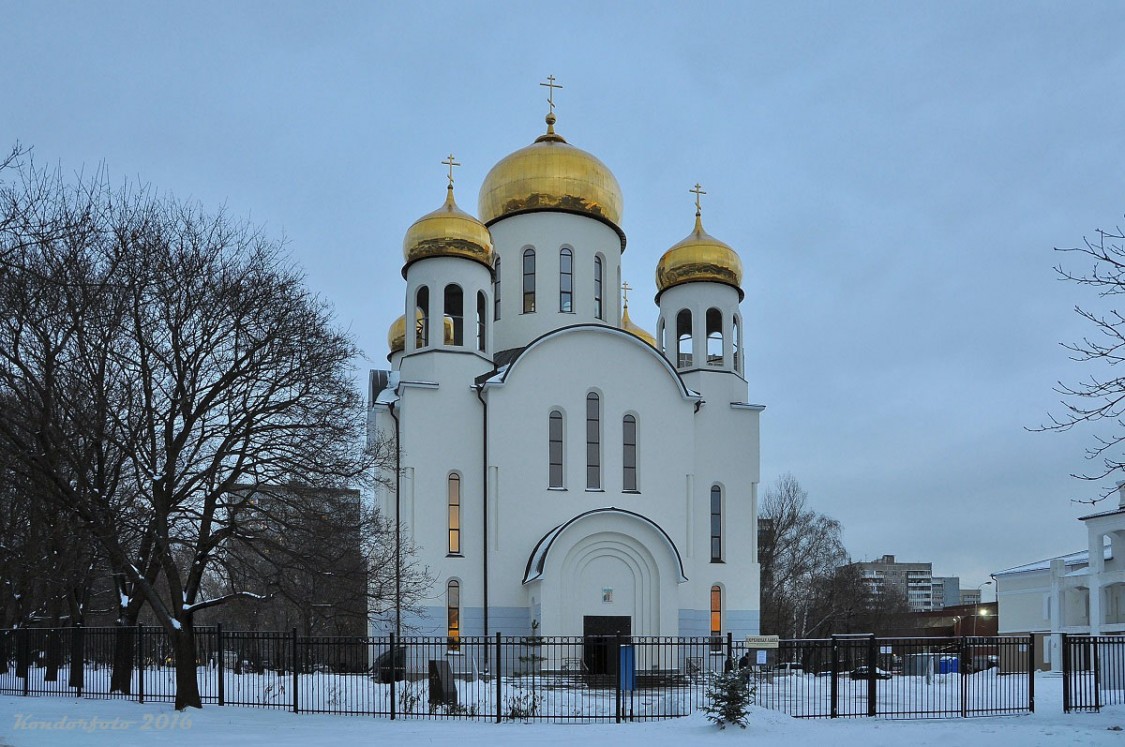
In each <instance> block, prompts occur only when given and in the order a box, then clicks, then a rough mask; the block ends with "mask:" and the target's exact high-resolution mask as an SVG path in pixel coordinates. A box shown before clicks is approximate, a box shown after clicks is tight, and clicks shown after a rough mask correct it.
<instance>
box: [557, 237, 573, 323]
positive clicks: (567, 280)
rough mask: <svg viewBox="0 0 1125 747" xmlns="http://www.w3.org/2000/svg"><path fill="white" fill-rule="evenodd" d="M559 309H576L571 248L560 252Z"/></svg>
mask: <svg viewBox="0 0 1125 747" xmlns="http://www.w3.org/2000/svg"><path fill="white" fill-rule="evenodd" d="M559 311H562V312H564V313H568V314H569V313H570V312H572V311H574V253H573V252H571V251H570V250H569V249H563V250H562V251H560V252H559Z"/></svg>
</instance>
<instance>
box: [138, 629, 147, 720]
mask: <svg viewBox="0 0 1125 747" xmlns="http://www.w3.org/2000/svg"><path fill="white" fill-rule="evenodd" d="M137 702H138V703H144V702H145V626H144V625H142V624H141V623H137Z"/></svg>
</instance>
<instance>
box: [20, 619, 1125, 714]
mask: <svg viewBox="0 0 1125 747" xmlns="http://www.w3.org/2000/svg"><path fill="white" fill-rule="evenodd" d="M195 636H196V660H195V663H194V664H195V671H196V679H197V682H198V686H199V691H200V695H201V699H202V701H203V702H204V703H209V704H216V705H240V706H254V707H263V708H276V709H284V710H289V711H292V712H294V713H336V714H353V715H367V716H374V717H385V718H391V719H399V718H415V719H417V718H467V719H475V720H488V721H495V722H497V723H499V722H501V721H505V720H523V721H532V720H538V721H618V722H620V721H643V720H650V719H664V718H672V717H676V716H686V715H688V714H690V713H692V712H693V711H696V710H700V709H702V708H703V707H705V705H706V704H707V702H708V687H709V685H711V684H712V683H713V682H714V681H715V680H716V678H717V677H719V676H720V675H722V674H723V673H724V672H728V671H731V670H737V671H738V673H739V675H740V676H741V677H743V678H744V680H745V682H746V685H747V687H750V688H752V689H753V693H752V694H753V697H754V699H755V702H757V704H759V705H761V706H764V707H767V708H771V709H775V710H778V711H782V712H784V713H787V714H789V715H791V716H794V717H801V718H846V717H860V716H868V717H872V716H874V717H882V718H949V717H970V716H984V715H990V716H991V715H1002V714H1016V713H1028V712H1031V711H1033V710H1034V677H1033V675H1032V667H1033V662H1034V661H1035V656H1034V643H1033V640H1032V639H1031V638H1030V637H1003V636H1002V637H987V638H985V637H966V638H876V637H874V636H871V635H861V636H836V637H833V638H828V639H823V640H792V641H781V642H780V644H779V647H778V648H777V649H776V650H772V651H768V652H767V651H762V650H753V651H748V650H746V649H745V648H744V646H743V644H741V643H739V642H736V641H734V640H733V638H732V636H730V635H729V634H728V635H727V636H726V637H725V638H710V637H697V638H686V637H677V638H660V637H640V636H634V637H629V636H587V637H557V638H556V637H551V638H548V637H539V636H532V637H527V636H503V635H500V634H497V635H495V636H490V637H468V636H466V637H461V638H459V639H456V640H451V639H447V638H426V637H403V638H396V637H394V636H370V637H365V636H301V635H298V634H297V632H296V631H295V630H294V631H289V632H286V633H283V632H246V631H225V630H223V628H222V627H221V626H215V627H206V628H202V627H201V628H196V629H195ZM1122 640H1123V642H1125V639H1122ZM115 662H116V663H117V666H116V667H115ZM115 669H116V670H117V673H118V674H117V677H116V678H114V676H113V672H114V670H115ZM1123 674H1125V672H1123ZM0 694H16V695H29V696H30V695H66V696H72V697H73V696H76V695H77V696H80V697H87V698H91V697H93V698H129V699H133V700H139V701H144V700H158V701H172V700H174V697H175V661H174V657H173V655H172V647H171V645H170V641H169V638H168V636H167V633H166V632H165V631H164V629H163V628H155V627H136V628H123V627H117V628H60V629H36V628H25V629H18V630H4V631H0Z"/></svg>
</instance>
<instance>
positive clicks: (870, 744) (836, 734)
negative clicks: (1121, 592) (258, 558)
mask: <svg viewBox="0 0 1125 747" xmlns="http://www.w3.org/2000/svg"><path fill="white" fill-rule="evenodd" d="M1121 726H1125V706H1111V707H1108V708H1106V709H1103V711H1102V712H1101V713H1098V714H1069V715H1067V714H1063V712H1062V679H1061V678H1060V677H1057V676H1055V677H1051V676H1050V675H1041V676H1039V677H1037V678H1036V713H1034V714H1030V715H1025V716H1007V717H994V718H973V719H958V718H952V719H931V720H917V721H890V720H883V719H869V718H857V719H838V720H828V719H793V718H789V717H788V716H785V715H783V714H781V713H777V712H775V711H768V710H765V709H763V708H757V707H754V708H753V709H752V710H751V713H750V718H749V727H748V728H747V729H745V730H743V729H738V728H737V727H727V729H725V730H724V731H722V732H720V731H719V730H718V729H717V728H716V727H715V726H714V725H713V724H711V723H710V722H708V721H707V720H706V719H705V718H704V716H703V715H702V714H699V713H697V714H695V715H692V716H689V717H686V718H678V719H669V720H665V721H649V722H642V723H624V724H615V723H604V722H599V723H577V724H547V723H531V724H523V723H512V722H505V723H503V724H499V725H497V724H494V723H487V722H480V721H467V720H460V719H446V720H441V719H427V718H421V719H405V720H402V719H400V720H395V721H391V720H389V719H387V718H371V717H370V716H367V717H361V716H329V715H303V714H302V715H294V714H292V713H286V712H283V711H279V710H272V709H266V708H239V707H233V706H226V707H221V708H220V707H218V706H206V707H205V708H203V709H202V710H195V709H189V710H187V711H185V712H183V713H177V712H176V711H174V710H173V709H172V708H171V706H170V705H169V704H167V703H146V704H143V705H142V704H137V703H132V702H129V701H123V700H76V699H73V698H61V697H59V698H55V697H38V698H37V697H30V698H24V697H19V696H0V745H4V746H5V747H48V746H52V747H53V745H58V744H82V745H90V746H91V747H112V746H115V745H119V744H145V745H149V744H151V745H158V746H160V745H182V746H184V747H187V746H188V745H191V747H198V745H200V744H207V745H234V744H237V745H239V746H240V747H259V746H261V747H267V746H268V747H289V746H290V745H292V746H294V747H295V746H296V745H308V744H333V745H336V747H344V746H345V745H352V744H357V745H358V744H363V745H368V744H380V743H382V744H418V743H433V744H457V745H458V747H493V746H494V745H498V744H520V745H522V744H528V743H531V744H536V745H570V744H573V743H575V742H579V741H581V742H582V743H584V745H609V744H612V745H615V747H662V746H663V745H668V746H669V747H671V746H672V745H675V746H676V747H682V745H684V744H694V743H698V742H701V741H704V740H708V741H712V742H719V743H722V744H731V743H737V744H740V745H741V744H745V745H747V747H773V746H775V745H776V746H780V745H794V744H796V745H802V744H825V745H829V744H830V745H833V747H882V746H887V747H890V746H891V745H894V746H895V747H901V746H902V745H910V747H949V745H958V747H961V746H962V745H989V746H993V745H996V746H998V747H1007V746H1008V745H1011V746H1012V747H1017V746H1018V747H1034V746H1037V745H1043V746H1047V747H1054V746H1056V745H1057V746H1059V747H1061V746H1062V745H1068V746H1069V745H1092V746H1095V747H1096V746H1098V745H1117V746H1118V747H1120V746H1121V745H1123V744H1125V733H1123V732H1121V731H1117V730H1114V729H1115V727H1121Z"/></svg>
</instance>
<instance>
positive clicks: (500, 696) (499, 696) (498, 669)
mask: <svg viewBox="0 0 1125 747" xmlns="http://www.w3.org/2000/svg"><path fill="white" fill-rule="evenodd" d="M502 650H503V645H502V644H501V643H500V631H499V630H497V631H496V656H495V657H494V659H493V660H494V661H495V662H496V664H495V667H494V669H493V672H494V676H495V677H496V723H500V721H501V720H503V714H502V713H501V710H500V709H501V707H502V705H503V704H502V702H501V701H502V700H503V699H504V690H503V687H502V685H501V682H500V675H501V673H502V672H503V671H504V669H503V667H502V665H501V659H500V652H501V651H502Z"/></svg>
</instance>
